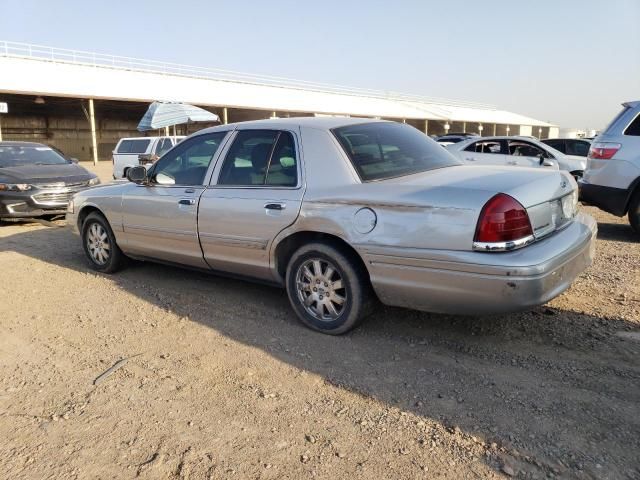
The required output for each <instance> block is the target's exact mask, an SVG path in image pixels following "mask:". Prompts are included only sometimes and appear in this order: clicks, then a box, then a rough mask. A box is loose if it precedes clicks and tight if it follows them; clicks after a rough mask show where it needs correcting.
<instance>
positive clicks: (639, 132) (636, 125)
mask: <svg viewBox="0 0 640 480" xmlns="http://www.w3.org/2000/svg"><path fill="white" fill-rule="evenodd" d="M624 134H625V135H632V136H634V137H639V136H640V113H639V114H638V115H636V118H634V119H633V122H631V123H630V124H629V126H628V127H627V129H626V130H625V131H624Z"/></svg>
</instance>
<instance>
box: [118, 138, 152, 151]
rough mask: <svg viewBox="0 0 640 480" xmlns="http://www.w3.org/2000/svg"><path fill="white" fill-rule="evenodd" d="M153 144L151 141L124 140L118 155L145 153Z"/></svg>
mask: <svg viewBox="0 0 640 480" xmlns="http://www.w3.org/2000/svg"><path fill="white" fill-rule="evenodd" d="M150 143H151V140H150V139H142V138H141V139H140V140H122V142H120V145H119V146H118V152H117V153H145V152H146V151H147V147H148V146H149V144H150Z"/></svg>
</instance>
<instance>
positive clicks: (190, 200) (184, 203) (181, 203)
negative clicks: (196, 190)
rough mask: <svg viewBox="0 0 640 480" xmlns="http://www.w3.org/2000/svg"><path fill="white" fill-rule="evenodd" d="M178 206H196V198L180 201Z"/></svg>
mask: <svg viewBox="0 0 640 480" xmlns="http://www.w3.org/2000/svg"><path fill="white" fill-rule="evenodd" d="M178 204H180V205H195V204H196V200H195V199H194V198H181V199H180V200H178Z"/></svg>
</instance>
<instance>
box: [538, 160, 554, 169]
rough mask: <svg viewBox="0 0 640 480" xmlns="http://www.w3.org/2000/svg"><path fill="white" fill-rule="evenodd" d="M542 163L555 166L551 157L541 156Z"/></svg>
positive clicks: (544, 165) (545, 165) (546, 165)
mask: <svg viewBox="0 0 640 480" xmlns="http://www.w3.org/2000/svg"><path fill="white" fill-rule="evenodd" d="M540 165H542V166H543V167H554V166H555V163H553V160H551V159H550V158H541V159H540Z"/></svg>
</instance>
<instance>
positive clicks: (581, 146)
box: [565, 140, 589, 157]
mask: <svg viewBox="0 0 640 480" xmlns="http://www.w3.org/2000/svg"><path fill="white" fill-rule="evenodd" d="M565 153H567V154H568V155H578V156H580V157H586V156H587V154H588V153H589V143H587V142H583V141H581V140H567V151H566V152H565Z"/></svg>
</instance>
